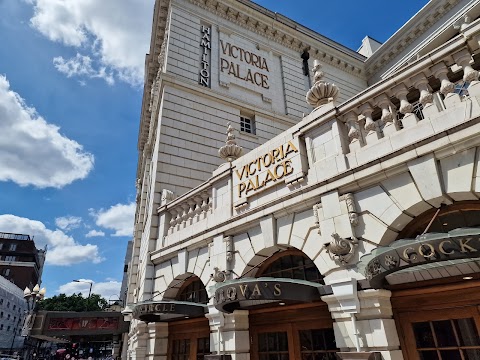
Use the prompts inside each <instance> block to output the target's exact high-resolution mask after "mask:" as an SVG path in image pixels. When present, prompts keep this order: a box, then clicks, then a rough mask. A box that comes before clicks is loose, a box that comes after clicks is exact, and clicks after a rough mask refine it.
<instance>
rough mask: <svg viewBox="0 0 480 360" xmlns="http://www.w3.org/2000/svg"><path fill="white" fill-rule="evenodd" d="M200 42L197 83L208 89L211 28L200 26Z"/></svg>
mask: <svg viewBox="0 0 480 360" xmlns="http://www.w3.org/2000/svg"><path fill="white" fill-rule="evenodd" d="M200 32H201V40H200V50H201V59H200V73H199V78H198V83H199V84H200V85H203V86H206V87H210V61H211V56H212V55H211V53H212V27H211V26H206V25H202V27H201V28H200Z"/></svg>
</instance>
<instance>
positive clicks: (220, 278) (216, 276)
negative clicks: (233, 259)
mask: <svg viewBox="0 0 480 360" xmlns="http://www.w3.org/2000/svg"><path fill="white" fill-rule="evenodd" d="M213 270H214V271H215V272H214V273H213V274H212V279H213V281H215V282H217V283H218V282H225V280H227V273H226V272H225V271H222V270H220V269H219V268H218V267H215V268H213Z"/></svg>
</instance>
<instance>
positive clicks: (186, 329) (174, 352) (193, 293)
mask: <svg viewBox="0 0 480 360" xmlns="http://www.w3.org/2000/svg"><path fill="white" fill-rule="evenodd" d="M175 300H176V301H179V302H192V303H197V304H207V303H208V295H207V291H206V289H205V286H204V285H203V282H202V281H201V280H200V279H199V278H198V277H197V276H191V277H190V278H188V279H187V280H186V281H185V283H184V284H183V285H182V287H181V288H180V290H179V291H178V294H177V295H176V297H175ZM168 334H169V335H168V360H203V359H204V356H205V355H208V354H210V326H209V323H208V319H207V318H205V317H204V316H201V317H197V318H190V317H188V316H185V318H183V319H181V320H176V321H172V322H170V323H169V324H168Z"/></svg>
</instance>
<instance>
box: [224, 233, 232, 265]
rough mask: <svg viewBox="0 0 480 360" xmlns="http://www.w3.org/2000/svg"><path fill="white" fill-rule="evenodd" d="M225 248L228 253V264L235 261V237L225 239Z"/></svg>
mask: <svg viewBox="0 0 480 360" xmlns="http://www.w3.org/2000/svg"><path fill="white" fill-rule="evenodd" d="M225 247H226V251H227V262H232V261H233V253H234V251H233V236H226V237H225Z"/></svg>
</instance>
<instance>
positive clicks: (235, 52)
mask: <svg viewBox="0 0 480 360" xmlns="http://www.w3.org/2000/svg"><path fill="white" fill-rule="evenodd" d="M220 45H221V48H222V53H223V55H225V56H228V57H230V58H233V59H235V60H229V59H226V58H224V57H221V58H220V71H221V72H222V73H227V74H228V75H233V76H234V77H236V78H237V79H240V80H243V81H246V82H250V83H252V84H254V85H257V86H260V87H262V88H264V89H270V85H269V84H268V76H267V75H266V74H264V73H262V72H260V71H255V70H252V69H245V68H244V67H243V66H242V65H241V63H246V64H248V65H250V66H253V67H255V68H257V69H259V70H262V71H266V72H267V73H268V72H270V70H269V68H268V65H267V60H266V59H265V58H264V57H262V56H260V55H257V54H254V53H253V52H250V51H247V50H245V49H242V48H241V47H238V46H235V45H232V44H230V43H229V42H225V43H224V42H223V40H220Z"/></svg>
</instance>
